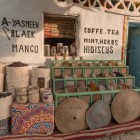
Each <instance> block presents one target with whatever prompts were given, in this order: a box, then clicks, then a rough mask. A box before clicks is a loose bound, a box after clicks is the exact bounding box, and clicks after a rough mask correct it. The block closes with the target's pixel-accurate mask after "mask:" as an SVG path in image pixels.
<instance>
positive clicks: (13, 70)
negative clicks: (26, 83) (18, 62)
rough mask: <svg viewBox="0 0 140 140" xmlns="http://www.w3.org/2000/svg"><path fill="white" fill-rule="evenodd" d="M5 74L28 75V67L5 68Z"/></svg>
mask: <svg viewBox="0 0 140 140" xmlns="http://www.w3.org/2000/svg"><path fill="white" fill-rule="evenodd" d="M6 74H7V75H9V76H11V75H14V76H16V75H29V66H23V67H9V66H7V67H6Z"/></svg>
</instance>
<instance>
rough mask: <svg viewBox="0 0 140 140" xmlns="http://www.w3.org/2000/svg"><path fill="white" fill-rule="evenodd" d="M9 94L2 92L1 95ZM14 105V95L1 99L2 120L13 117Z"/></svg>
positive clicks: (0, 113)
mask: <svg viewBox="0 0 140 140" xmlns="http://www.w3.org/2000/svg"><path fill="white" fill-rule="evenodd" d="M6 94H8V93H7V92H1V93H0V95H6ZM12 103H13V94H10V95H8V96H3V97H2V98H0V120H3V119H6V118H9V117H10V116H11V105H12Z"/></svg>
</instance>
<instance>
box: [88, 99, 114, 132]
mask: <svg viewBox="0 0 140 140" xmlns="http://www.w3.org/2000/svg"><path fill="white" fill-rule="evenodd" d="M86 122H87V125H88V127H89V128H90V129H94V128H100V127H104V126H107V125H108V124H109V123H110V122H111V111H110V106H109V105H108V104H107V103H106V102H104V101H103V100H98V101H96V102H95V103H94V104H93V105H92V106H91V107H90V108H89V109H88V111H87V112H86Z"/></svg>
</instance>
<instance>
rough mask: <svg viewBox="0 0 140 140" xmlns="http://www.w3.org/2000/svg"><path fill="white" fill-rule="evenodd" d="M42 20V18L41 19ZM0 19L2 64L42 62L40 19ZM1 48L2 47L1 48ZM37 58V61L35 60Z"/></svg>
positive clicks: (5, 17)
mask: <svg viewBox="0 0 140 140" xmlns="http://www.w3.org/2000/svg"><path fill="white" fill-rule="evenodd" d="M41 18H42V17H41ZM41 18H40V19H39V18H38V19H33V18H30V19H29V18H28V16H27V17H22V18H16V17H13V18H12V17H7V16H3V17H0V22H1V23H0V25H1V27H0V33H1V36H2V37H3V38H1V39H0V42H1V44H0V46H1V47H0V56H1V57H2V56H4V57H2V58H1V61H3V62H13V61H22V62H26V63H29V64H33V63H41V62H42V57H38V56H42V48H41V47H42V44H43V41H42V37H43V36H42V32H43V30H42V19H41ZM2 46H3V47H2ZM35 58H37V59H35Z"/></svg>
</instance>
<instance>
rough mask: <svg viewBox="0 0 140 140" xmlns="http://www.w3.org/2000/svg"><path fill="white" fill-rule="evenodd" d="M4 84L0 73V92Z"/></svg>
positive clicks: (2, 75)
mask: <svg viewBox="0 0 140 140" xmlns="http://www.w3.org/2000/svg"><path fill="white" fill-rule="evenodd" d="M3 86H4V74H0V92H2V91H3Z"/></svg>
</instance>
